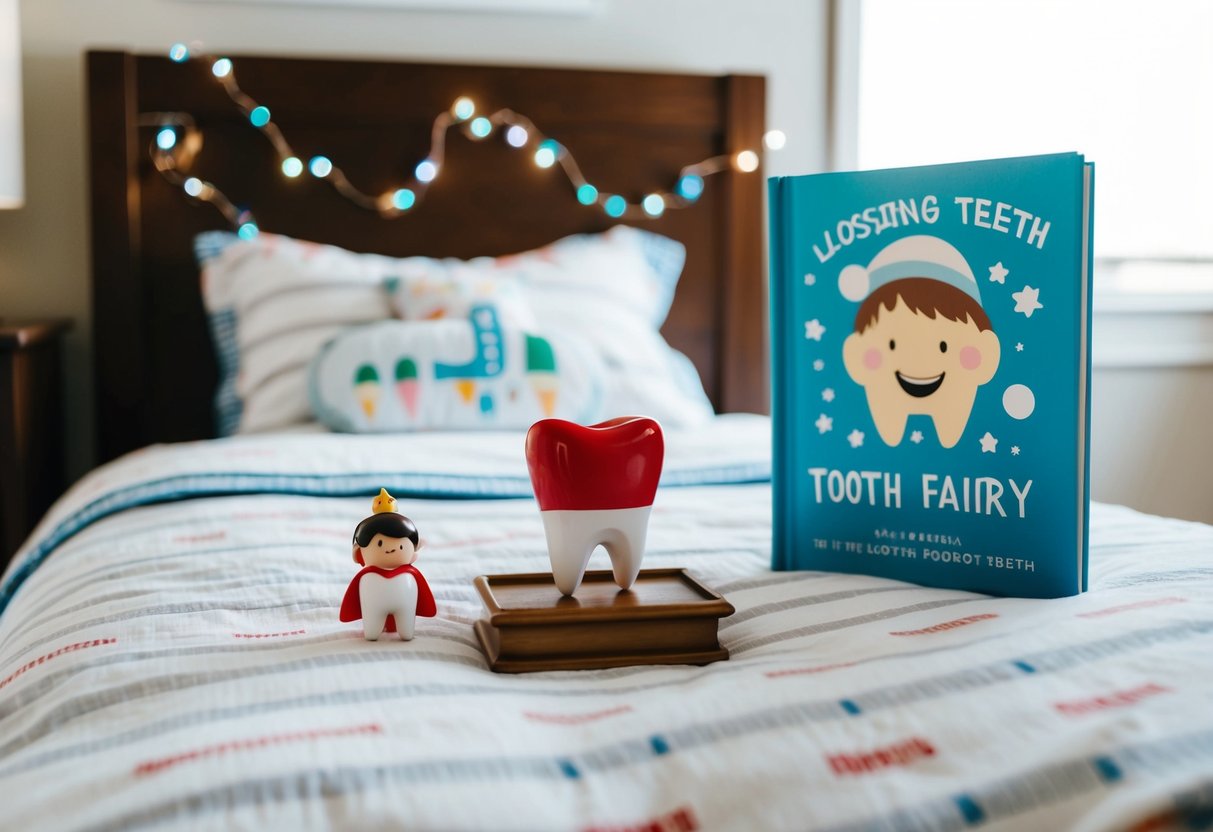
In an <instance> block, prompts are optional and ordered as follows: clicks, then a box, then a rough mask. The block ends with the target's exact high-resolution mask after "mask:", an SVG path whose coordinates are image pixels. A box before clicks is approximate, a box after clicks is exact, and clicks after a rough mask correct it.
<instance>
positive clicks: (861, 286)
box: [838, 265, 871, 301]
mask: <svg viewBox="0 0 1213 832" xmlns="http://www.w3.org/2000/svg"><path fill="white" fill-rule="evenodd" d="M869 286H871V281H870V278H869V277H868V270H867V269H865V268H864V267H863V266H858V265H851V266H847V267H846V268H845V269H843V270H842V272H840V273H839V275H838V291H840V292H842V296H843V297H844V298H846V299H847V300H851V301H861V300H863V299H864V298H866V297H867V296H868V287H869Z"/></svg>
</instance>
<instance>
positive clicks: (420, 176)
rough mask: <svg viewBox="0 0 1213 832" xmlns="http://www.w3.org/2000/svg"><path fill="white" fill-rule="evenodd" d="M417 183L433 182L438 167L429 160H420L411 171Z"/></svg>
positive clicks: (436, 175)
mask: <svg viewBox="0 0 1213 832" xmlns="http://www.w3.org/2000/svg"><path fill="white" fill-rule="evenodd" d="M413 175H414V176H416V177H417V181H418V182H433V181H434V180H435V179H436V178H437V177H438V166H437V165H436V164H434V163H433V161H431V160H429V159H422V160H421V161H420V162H418V163H417V167H416V168H415V169H414V170H413Z"/></svg>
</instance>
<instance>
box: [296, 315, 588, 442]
mask: <svg viewBox="0 0 1213 832" xmlns="http://www.w3.org/2000/svg"><path fill="white" fill-rule="evenodd" d="M603 375H604V368H603V366H602V363H601V362H600V361H599V360H598V359H597V357H596V356H595V355H594V352H593V350H592V349H590V348H589V347H588V346H586V345H585V344H583V343H580V342H579V341H578V340H577V339H576V338H575V337H574V338H570V337H566V336H557V337H544V336H540V335H535V334H533V333H529V332H526V331H524V330H522V329H520V328H517V327H513V326H507V325H504V324H503V323H502V322H501V320H500V319H499V318H498V315H497V312H496V310H495V309H494V307H493V306H491V305H483V306H475V307H472V309H471V310H470V312H469V315H468V317H467V318H465V319H463V320H456V319H446V320H433V321H383V322H380V323H375V324H368V325H365V326H360V327H355V328H353V329H350V330H348V331H347V332H345V333H343V334H342V335H340V336H338V337H337V338H336V339H334V340H333V341H332V342H330V343H329V344H328V345H327V346H325V347H324V349H323V350H321V352H320V354H319V355H317V356H316V358H315V359H314V360H313V361H312V363H311V367H310V370H309V379H308V386H309V391H310V396H311V400H312V406H313V409H314V411H315V414H316V416H317V418H319V419H320V421H322V422H323V423H324V424H325V425H327V426H328V427H330V428H332V429H333V430H339V431H345V432H351V433H369V432H380V431H403V430H425V429H441V430H485V429H507V428H525V427H527V426H529V425H530V424H531V423H532V422H534V421H536V420H537V419H542V418H544V417H547V416H558V417H560V418H563V419H570V420H572V421H575V422H582V423H592V422H594V421H597V420H599V419H600V418H602V415H603V412H602V390H601V380H602V378H603Z"/></svg>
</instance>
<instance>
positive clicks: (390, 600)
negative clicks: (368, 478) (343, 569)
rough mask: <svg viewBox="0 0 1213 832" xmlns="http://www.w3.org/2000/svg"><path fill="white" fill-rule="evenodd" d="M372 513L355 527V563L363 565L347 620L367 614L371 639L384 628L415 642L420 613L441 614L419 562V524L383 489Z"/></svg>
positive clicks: (347, 604) (345, 610) (350, 592)
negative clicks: (397, 509)
mask: <svg viewBox="0 0 1213 832" xmlns="http://www.w3.org/2000/svg"><path fill="white" fill-rule="evenodd" d="M371 512H372V514H371V516H370V517H368V518H366V519H365V520H363V521H362V522H361V523H359V524H358V528H356V529H355V530H354V562H355V563H357V564H358V565H359V566H361V567H363V568H362V570H361V571H360V572H359V573H358V574H357V575H355V576H354V580H352V581H350V585H349V587H348V588H347V589H346V590H345V597H344V598H343V599H342V601H341V620H342V621H357V620H358V619H360V618H361V619H362V631H363V634H364V635H365V636H366V640H367V641H378V639H379V636H380V634H381V633H383V632H389V633H395V632H399V633H400V637H401V638H402V639H404V640H405V641H412V639H413V633H414V629H415V625H416V617H417V616H418V615H420V616H424V617H427V618H430V617H433V616H435V615H437V614H438V608H437V606H436V605H435V604H434V593H432V592H431V591H430V586H429V584H427V583H426V581H425V577H424V576H423V575H422V574H421V572H420V571H418V569H417V567H415V566H413V563H414V562H415V561H416V560H417V554H418V552H419V551H420V549H421V541H420V538H419V537H418V535H417V527H416V526H415V525H413V521H412V520H410V519H409V518H407V517H405V516H404V515H403V514H398V513H397V512H396V500H395V499H394V498H393V497H392V495H391V494H388V493H387V490H386V489H383V488H381V489H379V496H377V497H375V499H374V500H373V501H372V502H371Z"/></svg>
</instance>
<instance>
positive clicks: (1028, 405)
mask: <svg viewBox="0 0 1213 832" xmlns="http://www.w3.org/2000/svg"><path fill="white" fill-rule="evenodd" d="M1002 406H1003V409H1004V410H1006V411H1007V415H1008V416H1010V417H1011V418H1012V419H1026V418H1028V417H1029V416H1031V415H1032V411H1033V410H1035V409H1036V396H1035V395H1033V393H1032V391H1031V389H1030V388H1029V387H1028V386H1027V385H1026V384H1012V385H1011V386H1010V387H1008V388H1007V389H1006V391H1005V392H1004V393H1003V394H1002Z"/></svg>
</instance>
